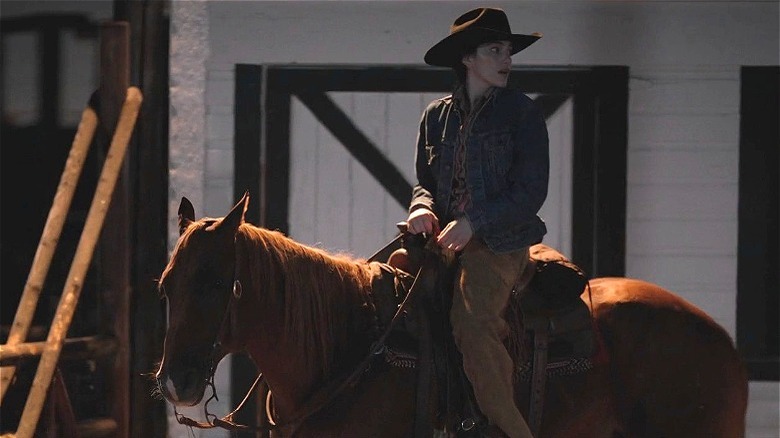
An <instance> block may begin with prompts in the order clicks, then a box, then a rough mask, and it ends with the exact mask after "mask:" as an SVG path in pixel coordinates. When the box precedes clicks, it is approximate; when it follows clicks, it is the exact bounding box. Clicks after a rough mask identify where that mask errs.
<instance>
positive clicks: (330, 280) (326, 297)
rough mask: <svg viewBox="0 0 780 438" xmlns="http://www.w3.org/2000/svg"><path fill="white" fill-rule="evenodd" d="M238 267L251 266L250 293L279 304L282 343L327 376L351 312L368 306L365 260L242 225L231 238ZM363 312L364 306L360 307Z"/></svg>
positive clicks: (348, 330) (368, 278)
mask: <svg viewBox="0 0 780 438" xmlns="http://www.w3.org/2000/svg"><path fill="white" fill-rule="evenodd" d="M236 244H237V246H238V248H239V249H238V254H239V255H238V256H237V257H239V258H240V257H247V260H245V261H241V260H238V259H237V260H236V263H237V264H238V265H237V266H241V265H240V263H243V266H249V267H252V268H253V269H252V272H250V277H251V281H252V283H253V284H252V288H253V289H254V290H262V291H264V293H263V294H262V298H261V299H264V300H265V299H269V300H282V302H281V303H279V302H278V301H277V304H281V306H282V308H283V315H284V323H283V325H284V327H283V329H284V331H283V333H284V336H285V342H292V343H294V344H295V345H297V346H298V347H300V348H301V351H302V352H303V354H305V355H306V356H307V357H306V360H307V363H309V364H314V363H319V364H321V366H322V372H323V375H324V376H327V375H328V374H329V373H330V371H331V365H332V364H333V362H334V358H335V356H336V354H335V353H336V351H337V350H338V348H339V346H341V347H342V348H344V347H346V346H347V343H348V339H349V335H350V333H351V331H353V330H354V325H352V324H349V323H348V322H349V321H352V322H354V320H353V319H352V318H353V317H354V315H355V309H356V307H361V306H362V305H364V304H366V303H367V302H369V298H368V297H369V294H370V288H371V275H370V271H369V269H370V268H369V266H368V264H367V263H366V262H365V260H362V259H357V258H353V257H351V256H349V255H345V254H330V253H328V252H326V251H324V250H322V249H319V248H314V247H311V246H307V245H304V244H301V243H298V242H295V241H294V240H293V239H291V238H289V237H287V236H285V235H284V234H282V233H280V232H278V231H271V230H267V229H264V228H259V227H256V226H254V225H252V224H249V223H243V224H242V225H241V226H240V227H239V229H238V233H237V235H236ZM362 307H363V308H365V306H362Z"/></svg>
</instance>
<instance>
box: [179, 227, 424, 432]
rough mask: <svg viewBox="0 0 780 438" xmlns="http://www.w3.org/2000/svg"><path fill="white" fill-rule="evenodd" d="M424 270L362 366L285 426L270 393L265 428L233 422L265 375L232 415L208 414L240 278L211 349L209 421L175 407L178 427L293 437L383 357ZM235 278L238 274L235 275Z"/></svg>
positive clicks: (325, 389) (321, 393)
mask: <svg viewBox="0 0 780 438" xmlns="http://www.w3.org/2000/svg"><path fill="white" fill-rule="evenodd" d="M402 237H403V233H399V234H398V236H396V237H395V238H393V239H392V240H391V241H390V242H388V243H387V244H386V245H385V246H383V247H382V248H381V249H380V250H379V251H377V252H376V253H374V254H373V255H372V256H371V257H370V258H369V259H368V260H367V261H366V262H367V263H370V262H372V261H375V259H376V258H377V257H378V256H379V255H380V254H381V253H382V252H384V251H385V250H387V249H388V248H389V247H390V246H392V245H394V244H395V243H396V242H398V241H399V240H400V239H401V238H402ZM422 270H423V267H422V266H421V267H420V268H419V269H418V271H417V274H415V276H414V280H413V282H412V285H411V286H410V287H409V291H408V292H407V294H406V296H405V297H404V300H403V301H402V302H401V304H400V305H399V306H398V309H397V310H396V312H395V314H394V315H393V318H392V319H391V320H390V323H389V324H388V325H387V327H386V328H385V330H384V332H383V333H382V335H381V336H380V337H379V339H378V340H377V341H376V342H374V343H373V344H372V345H371V348H370V349H369V352H368V354H367V355H366V356H365V357H364V358H363V360H361V361H360V363H359V364H358V365H357V367H356V368H355V369H354V370H353V371H352V373H351V374H349V375H348V376H347V377H345V378H344V379H343V380H341V381H336V382H335V383H331V384H329V385H327V386H325V387H323V388H322V389H320V390H319V391H317V393H315V394H314V395H313V396H312V397H310V398H309V400H308V401H307V402H306V404H305V405H304V406H303V407H302V408H301V409H299V411H298V412H297V413H296V414H295V415H293V416H292V419H291V420H288V421H285V422H283V423H277V422H275V421H274V420H273V418H272V412H271V409H270V402H271V392H270V391H269V392H268V396H267V402H266V417H267V419H268V422H269V424H268V425H262V426H249V425H245V424H239V423H236V422H234V421H233V416H234V415H235V414H236V413H237V412H238V411H239V410H241V408H242V407H243V406H244V403H246V401H247V400H248V399H249V396H250V395H251V394H252V392H253V391H254V390H255V388H256V387H257V385H258V383H260V381H261V380H262V379H263V374H262V373H259V374H258V375H257V378H255V381H254V383H252V386H250V388H249V390H248V391H247V393H246V395H245V396H244V398H243V400H241V403H239V404H238V406H237V407H236V408H235V409H233V410H232V411H231V412H230V413H229V414H227V415H225V416H224V417H222V418H218V417H217V416H216V415H214V414H212V413H210V412H209V411H208V404H209V403H210V402H211V400H214V399H216V400H217V401H219V399H218V398H217V393H216V387H215V385H214V372H215V371H216V365H215V364H214V360H213V357H214V356H216V352H217V349H218V347H219V345H220V342H219V338H220V336H221V335H222V333H223V331H224V328H225V324H226V323H227V321H228V314H229V312H230V304H231V303H232V302H233V299H236V300H238V299H240V298H241V293H242V287H241V282H240V281H239V280H238V279H235V280H234V281H233V293H232V295H231V297H230V299H229V300H228V303H227V306H226V307H225V313H224V314H223V316H222V323H221V325H220V329H219V330H218V331H217V339H216V340H215V341H214V344H213V347H212V361H211V362H212V365H211V370H210V377H209V381H208V386H210V387H211V396H210V397H209V398H208V399H207V400H206V403H205V404H204V406H203V413H204V416H205V417H206V419H207V420H206V421H205V422H203V421H197V420H194V419H192V418H189V417H187V416H185V415H183V414H180V413H179V412H178V411H177V410H176V406H175V405H174V406H173V411H174V414H175V416H176V421H177V422H178V423H179V424H183V425H185V426H189V427H196V428H199V429H213V428H215V427H221V428H223V429H227V430H241V431H258V432H270V431H272V430H277V429H281V428H284V427H291V428H292V429H291V433H290V436H292V435H294V434H295V431H296V429H297V428H298V427H300V425H301V424H302V423H303V422H304V421H306V419H308V418H309V417H310V416H312V415H314V414H315V413H317V412H319V411H320V410H322V409H323V408H324V407H325V406H327V405H328V404H329V403H330V402H332V401H333V400H334V399H335V398H336V396H338V395H339V394H340V393H341V392H342V391H344V390H345V389H346V388H348V387H352V386H355V385H356V384H357V382H358V381H359V380H360V378H361V377H362V376H363V374H364V373H365V372H367V371H368V370H369V368H370V365H371V362H372V361H373V360H374V359H375V358H376V356H378V355H380V354H382V353H383V352H384V351H385V350H386V348H387V347H386V345H385V341H386V339H387V337H388V335H389V334H390V332H391V331H392V330H393V328H394V327H395V325H396V323H397V321H398V320H400V319H401V315H403V314H404V312H405V311H406V309H407V307H409V303H410V301H411V299H410V298H411V297H412V295H413V294H414V292H415V291H416V290H417V287H416V286H417V280H418V279H419V278H420V273H421V272H422ZM234 278H235V274H234Z"/></svg>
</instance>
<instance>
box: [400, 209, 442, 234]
mask: <svg viewBox="0 0 780 438" xmlns="http://www.w3.org/2000/svg"><path fill="white" fill-rule="evenodd" d="M406 225H407V227H408V231H409V232H410V233H412V234H420V233H427V234H428V235H429V236H436V235H438V234H439V218H438V217H436V214H435V213H434V212H432V211H430V210H428V209H427V208H418V209H417V210H414V211H413V212H411V213H409V218H407V219H406Z"/></svg>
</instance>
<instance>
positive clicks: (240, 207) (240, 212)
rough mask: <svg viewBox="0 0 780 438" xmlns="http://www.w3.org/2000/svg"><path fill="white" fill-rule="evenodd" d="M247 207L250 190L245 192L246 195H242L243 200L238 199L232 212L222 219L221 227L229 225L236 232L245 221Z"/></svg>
mask: <svg viewBox="0 0 780 438" xmlns="http://www.w3.org/2000/svg"><path fill="white" fill-rule="evenodd" d="M247 207H249V190H247V191H245V192H244V196H242V197H241V200H240V201H238V203H237V204H236V205H234V206H233V209H231V210H230V213H228V214H227V216H225V218H224V219H222V223H221V224H220V225H219V227H220V228H222V227H227V228H228V229H230V230H232V231H233V232H235V231H236V230H237V229H238V227H239V225H241V224H242V223H243V222H244V214H246V210H247Z"/></svg>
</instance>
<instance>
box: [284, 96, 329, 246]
mask: <svg viewBox="0 0 780 438" xmlns="http://www.w3.org/2000/svg"><path fill="white" fill-rule="evenodd" d="M290 112H291V118H292V120H291V123H290V161H291V162H292V163H295V165H294V166H291V168H290V186H291V190H290V236H291V237H292V238H293V239H295V240H297V241H299V242H301V243H305V244H308V245H314V244H315V243H316V242H317V230H316V229H317V219H318V218H317V215H316V212H317V210H318V207H317V201H318V198H317V187H319V185H320V184H321V182H320V181H319V174H318V173H317V171H318V167H317V149H318V147H319V137H320V128H319V124H320V122H318V121H317V119H316V118H315V117H314V115H313V114H312V113H311V111H309V110H308V109H307V108H306V107H305V106H304V105H303V104H302V103H301V102H300V101H299V100H298V99H297V98H294V97H293V100H292V104H291V108H290Z"/></svg>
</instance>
